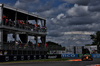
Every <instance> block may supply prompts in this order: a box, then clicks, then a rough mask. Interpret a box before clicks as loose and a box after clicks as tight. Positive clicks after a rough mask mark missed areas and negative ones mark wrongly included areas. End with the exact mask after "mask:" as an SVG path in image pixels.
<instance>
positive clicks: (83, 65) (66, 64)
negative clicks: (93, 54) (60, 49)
mask: <svg viewBox="0 0 100 66" xmlns="http://www.w3.org/2000/svg"><path fill="white" fill-rule="evenodd" d="M91 64H100V59H94V60H93V61H58V62H27V63H0V66H87V65H91Z"/></svg>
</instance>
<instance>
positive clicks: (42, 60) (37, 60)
mask: <svg viewBox="0 0 100 66" xmlns="http://www.w3.org/2000/svg"><path fill="white" fill-rule="evenodd" d="M67 60H68V59H62V58H58V59H36V60H24V61H9V62H0V64H1V63H26V62H53V61H67Z"/></svg>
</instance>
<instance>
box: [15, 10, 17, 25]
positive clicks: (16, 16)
mask: <svg viewBox="0 0 100 66" xmlns="http://www.w3.org/2000/svg"><path fill="white" fill-rule="evenodd" d="M16 23H17V12H16V13H15V27H16Z"/></svg>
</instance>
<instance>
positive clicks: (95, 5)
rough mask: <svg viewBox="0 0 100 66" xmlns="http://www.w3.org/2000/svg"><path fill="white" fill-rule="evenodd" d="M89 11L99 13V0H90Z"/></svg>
mask: <svg viewBox="0 0 100 66" xmlns="http://www.w3.org/2000/svg"><path fill="white" fill-rule="evenodd" d="M89 11H92V12H96V11H97V12H99V11H100V0H95V1H94V0H92V1H91V2H90V3H89Z"/></svg>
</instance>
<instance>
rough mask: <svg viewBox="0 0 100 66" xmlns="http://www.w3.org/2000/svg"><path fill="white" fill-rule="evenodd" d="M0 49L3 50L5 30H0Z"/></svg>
mask: <svg viewBox="0 0 100 66" xmlns="http://www.w3.org/2000/svg"><path fill="white" fill-rule="evenodd" d="M0 49H1V50H3V49H4V47H3V30H0Z"/></svg>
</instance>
